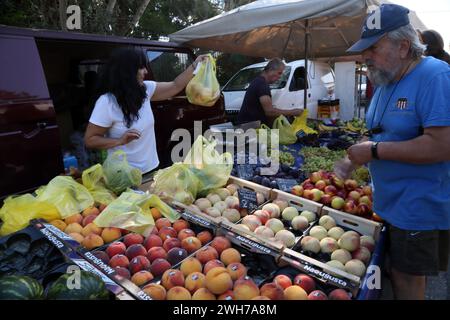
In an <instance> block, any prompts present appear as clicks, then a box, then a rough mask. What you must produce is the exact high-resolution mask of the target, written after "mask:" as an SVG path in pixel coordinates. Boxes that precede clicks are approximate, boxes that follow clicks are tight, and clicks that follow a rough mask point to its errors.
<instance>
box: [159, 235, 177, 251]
mask: <svg viewBox="0 0 450 320" xmlns="http://www.w3.org/2000/svg"><path fill="white" fill-rule="evenodd" d="M179 247H181V241H180V240H179V239H178V238H167V239H166V241H164V244H163V248H164V250H166V251H167V252H169V250H170V249H172V248H179Z"/></svg>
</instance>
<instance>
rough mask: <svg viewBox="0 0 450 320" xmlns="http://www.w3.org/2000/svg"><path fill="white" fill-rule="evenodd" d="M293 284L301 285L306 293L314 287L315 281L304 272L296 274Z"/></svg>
mask: <svg viewBox="0 0 450 320" xmlns="http://www.w3.org/2000/svg"><path fill="white" fill-rule="evenodd" d="M294 284H295V285H297V286H300V287H302V288H303V290H305V291H306V293H310V292H312V291H314V289H315V288H316V282H315V281H314V279H313V278H311V277H310V276H308V275H306V274H298V275H297V276H296V277H295V278H294Z"/></svg>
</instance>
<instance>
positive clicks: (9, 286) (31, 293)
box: [0, 275, 44, 300]
mask: <svg viewBox="0 0 450 320" xmlns="http://www.w3.org/2000/svg"><path fill="white" fill-rule="evenodd" d="M43 296H44V288H43V287H42V285H41V284H40V283H39V281H37V280H35V279H33V278H31V277H28V276H18V275H8V276H2V277H0V300H39V299H42V298H43Z"/></svg>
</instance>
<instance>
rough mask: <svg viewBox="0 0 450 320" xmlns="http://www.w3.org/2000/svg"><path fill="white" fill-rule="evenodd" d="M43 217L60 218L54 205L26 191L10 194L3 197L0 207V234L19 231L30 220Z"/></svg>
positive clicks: (49, 219)
mask: <svg viewBox="0 0 450 320" xmlns="http://www.w3.org/2000/svg"><path fill="white" fill-rule="evenodd" d="M41 218H42V219H45V220H47V221H51V220H55V219H61V216H60V215H59V213H58V210H57V209H56V207H55V206H54V205H52V204H50V203H48V202H45V201H38V200H37V199H36V198H35V197H33V195H31V194H29V193H27V194H24V195H21V196H16V197H14V196H10V197H8V198H6V199H5V201H4V204H3V207H2V208H1V209H0V219H1V220H2V221H3V225H2V227H1V228H0V236H2V237H3V236H6V235H8V234H10V233H13V232H16V231H19V230H21V229H23V228H25V227H27V226H28V225H29V223H30V220H33V219H41Z"/></svg>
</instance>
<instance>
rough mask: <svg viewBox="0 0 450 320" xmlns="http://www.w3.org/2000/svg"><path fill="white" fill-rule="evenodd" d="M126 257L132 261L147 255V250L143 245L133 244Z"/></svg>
mask: <svg viewBox="0 0 450 320" xmlns="http://www.w3.org/2000/svg"><path fill="white" fill-rule="evenodd" d="M125 255H126V256H127V257H128V259H130V260H131V259H133V258H134V257H137V256H145V255H147V250H145V248H144V246H143V245H142V244H133V245H131V246H129V247H128V249H127V251H126V252H125Z"/></svg>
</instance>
